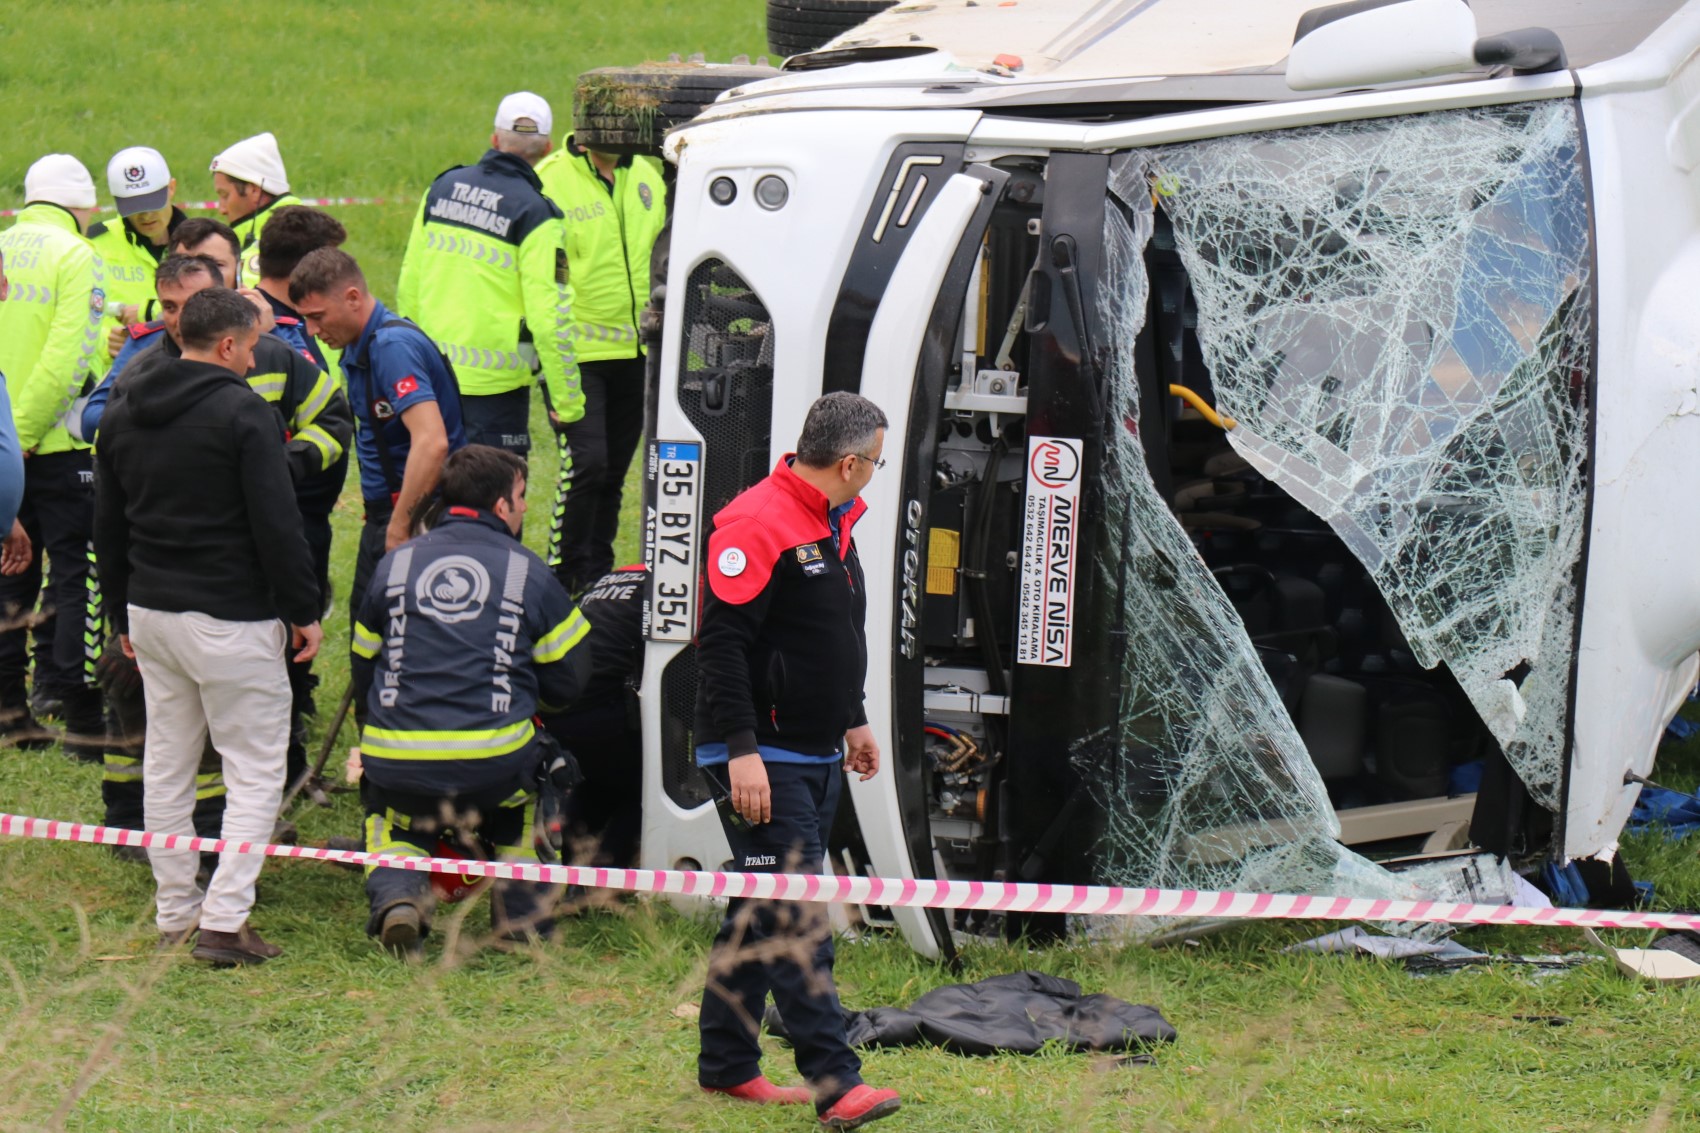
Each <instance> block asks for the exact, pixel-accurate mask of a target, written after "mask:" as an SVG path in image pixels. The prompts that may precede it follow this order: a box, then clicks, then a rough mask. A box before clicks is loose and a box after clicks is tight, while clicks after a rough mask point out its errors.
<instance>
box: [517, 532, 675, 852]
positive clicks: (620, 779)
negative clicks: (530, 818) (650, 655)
mask: <svg viewBox="0 0 1700 1133" xmlns="http://www.w3.org/2000/svg"><path fill="white" fill-rule="evenodd" d="M648 590H649V571H647V570H645V569H644V568H643V566H642V565H638V566H629V567H622V568H621V569H620V570H616V571H612V572H610V573H608V574H605V575H603V576H602V577H601V578H599V579H597V580H596V581H595V582H592V583H591V584H590V588H589V589H588V590H586V591H585V592H584V594H583V595H582V596H581V597H580V598H579V600H578V605H579V609H580V610H581V611H583V613H584V616H585V617H587V618H589V619H590V636H589V637H588V638H586V639H585V647H586V648H587V649H589V651H590V683H589V684H587V685H586V686H585V689H584V692H583V693H582V694H581V695H580V696H579V698H578V703H577V704H576V705H574V706H573V708H572V710H571V711H569V712H563V713H560V714H558V715H546V716H544V717H543V724H544V726H545V727H546V728H548V729H549V734H550V735H552V736H554V737H555V738H556V739H557V740H559V741H560V742H561V746H562V747H564V748H566V749H567V750H568V751H570V752H572V753H573V754H574V755H575V756H576V757H577V762H578V766H579V771H580V773H581V774H583V776H584V779H583V781H582V782H580V783H579V785H578V786H577V787H575V788H573V793H572V795H571V797H570V798H568V800H567V806H566V813H565V816H564V818H565V821H564V823H563V830H564V834H565V840H566V843H567V845H569V846H580V845H585V844H587V843H592V842H594V846H593V848H592V849H590V851H589V852H588V853H581V854H575V855H574V860H575V861H577V862H580V863H581V864H587V865H595V866H603V867H612V868H620V869H626V868H630V867H632V866H635V865H636V864H637V852H638V842H639V838H640V836H641V835H642V832H643V721H642V718H641V715H640V712H639V707H638V688H639V687H640V686H641V685H642V683H643V603H644V597H645V595H646V594H647V592H648Z"/></svg>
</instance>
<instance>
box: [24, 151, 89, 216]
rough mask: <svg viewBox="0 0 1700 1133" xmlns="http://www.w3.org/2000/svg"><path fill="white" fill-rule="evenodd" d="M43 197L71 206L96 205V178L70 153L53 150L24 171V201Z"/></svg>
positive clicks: (64, 205)
mask: <svg viewBox="0 0 1700 1133" xmlns="http://www.w3.org/2000/svg"><path fill="white" fill-rule="evenodd" d="M36 201H42V202H45V203H46V204H50V205H59V206H60V207H62V208H68V209H92V208H93V207H94V204H95V200H94V178H93V177H90V176H89V171H88V169H87V168H86V167H85V166H84V165H83V163H82V162H80V161H78V160H77V159H76V158H74V157H72V156H71V155H70V154H68V153H50V154H48V155H47V156H46V157H44V158H42V159H41V160H40V161H37V162H36V163H35V164H34V165H32V166H30V168H29V172H28V173H25V174H24V203H26V204H33V203H34V202H36Z"/></svg>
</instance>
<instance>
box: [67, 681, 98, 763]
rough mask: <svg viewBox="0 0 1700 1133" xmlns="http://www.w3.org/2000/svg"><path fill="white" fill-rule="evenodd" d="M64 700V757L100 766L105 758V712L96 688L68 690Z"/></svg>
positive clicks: (85, 687) (87, 687)
mask: <svg viewBox="0 0 1700 1133" xmlns="http://www.w3.org/2000/svg"><path fill="white" fill-rule="evenodd" d="M64 697H65V754H66V755H68V756H71V757H72V758H73V759H77V760H80V761H81V762H83V763H99V762H101V760H102V758H103V757H104V756H105V754H106V712H105V709H104V707H103V706H102V704H101V697H100V689H99V688H97V687H96V686H94V685H77V686H76V687H75V688H68V689H66V690H65V693H64Z"/></svg>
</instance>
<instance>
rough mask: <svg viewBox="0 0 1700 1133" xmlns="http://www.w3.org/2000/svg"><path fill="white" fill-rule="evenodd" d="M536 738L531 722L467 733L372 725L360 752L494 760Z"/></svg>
mask: <svg viewBox="0 0 1700 1133" xmlns="http://www.w3.org/2000/svg"><path fill="white" fill-rule="evenodd" d="M535 734H536V729H535V728H533V727H532V724H531V721H530V720H520V721H518V722H517V723H514V724H509V725H507V726H506V727H503V728H490V729H485V730H479V731H467V732H451V731H441V732H438V731H423V730H421V731H403V730H400V729H395V728H374V727H372V726H371V725H370V724H368V725H367V726H366V731H365V732H364V733H363V734H362V735H361V738H360V751H361V754H362V755H365V756H371V757H373V758H377V759H415V760H442V759H494V758H495V757H497V756H500V755H507V754H508V753H509V752H514V751H518V750H519V749H520V748H522V747H524V746H525V745H526V744H528V743H530V742H531V737H532V736H533V735H535Z"/></svg>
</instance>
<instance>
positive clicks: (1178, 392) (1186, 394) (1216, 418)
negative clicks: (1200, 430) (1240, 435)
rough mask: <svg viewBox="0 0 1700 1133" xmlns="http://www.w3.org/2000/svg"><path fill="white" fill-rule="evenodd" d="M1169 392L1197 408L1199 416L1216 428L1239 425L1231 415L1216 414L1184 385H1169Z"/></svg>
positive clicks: (1230, 427)
mask: <svg viewBox="0 0 1700 1133" xmlns="http://www.w3.org/2000/svg"><path fill="white" fill-rule="evenodd" d="M1169 392H1170V393H1171V394H1173V395H1174V396H1176V397H1178V398H1180V399H1181V400H1182V401H1184V402H1186V403H1187V404H1188V405H1190V406H1192V407H1193V408H1194V409H1196V410H1198V413H1199V416H1201V417H1203V418H1204V419H1205V420H1206V421H1208V422H1210V423H1211V424H1212V425H1214V426H1216V427H1217V428H1218V429H1232V428H1235V427H1236V426H1237V425H1239V422H1238V421H1235V420H1234V419H1233V418H1232V417H1223V416H1221V415H1220V414H1218V413H1217V412H1216V411H1215V410H1214V409H1212V408H1210V406H1208V405H1206V404H1205V403H1204V399H1203V398H1202V397H1199V396H1198V395H1197V394H1196V393H1194V392H1193V391H1192V390H1190V389H1187V388H1186V387H1185V386H1170V387H1169Z"/></svg>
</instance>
